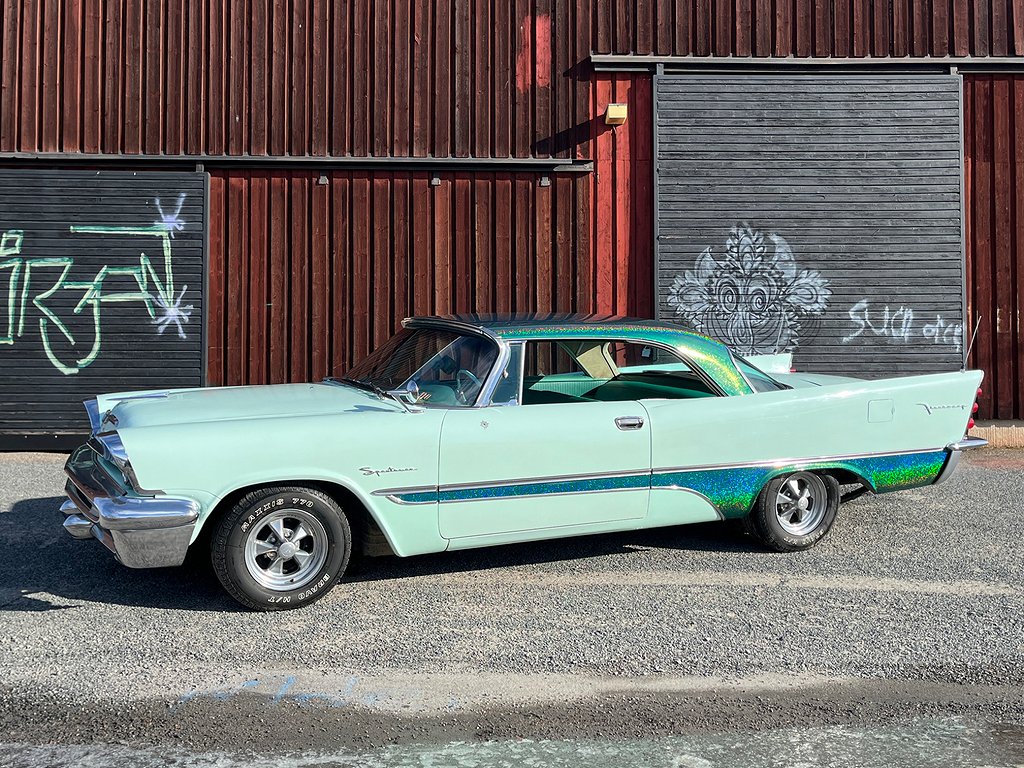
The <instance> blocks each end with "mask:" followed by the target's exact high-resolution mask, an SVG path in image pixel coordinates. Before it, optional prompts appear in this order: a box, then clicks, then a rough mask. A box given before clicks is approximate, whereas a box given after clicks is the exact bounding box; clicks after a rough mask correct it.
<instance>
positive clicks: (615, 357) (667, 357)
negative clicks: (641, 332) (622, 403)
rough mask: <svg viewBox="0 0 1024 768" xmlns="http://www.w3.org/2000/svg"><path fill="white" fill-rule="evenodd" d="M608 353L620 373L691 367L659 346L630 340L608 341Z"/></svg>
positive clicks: (686, 370) (677, 369) (690, 371)
mask: <svg viewBox="0 0 1024 768" xmlns="http://www.w3.org/2000/svg"><path fill="white" fill-rule="evenodd" d="M608 354H609V356H610V357H611V359H612V361H613V362H614V363H615V366H616V368H618V371H619V372H620V373H623V372H632V373H639V372H641V371H675V372H689V373H692V372H693V369H692V368H691V367H690V366H689V365H687V364H686V363H685V362H683V360H682V358H680V357H678V356H677V355H674V354H672V353H671V352H669V351H668V350H666V349H663V348H661V347H652V346H650V345H647V344H637V343H635V342H631V341H610V342H608Z"/></svg>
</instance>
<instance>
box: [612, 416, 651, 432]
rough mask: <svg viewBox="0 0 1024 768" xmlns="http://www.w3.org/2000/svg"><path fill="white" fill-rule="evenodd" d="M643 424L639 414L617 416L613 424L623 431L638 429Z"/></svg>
mask: <svg viewBox="0 0 1024 768" xmlns="http://www.w3.org/2000/svg"><path fill="white" fill-rule="evenodd" d="M643 425H644V420H643V419H641V418H640V417H639V416H619V418H617V419H616V420H615V426H616V427H618V428H619V429H621V430H624V431H628V430H631V429H640V428H641V427H642V426H643Z"/></svg>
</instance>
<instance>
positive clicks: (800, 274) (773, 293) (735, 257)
mask: <svg viewBox="0 0 1024 768" xmlns="http://www.w3.org/2000/svg"><path fill="white" fill-rule="evenodd" d="M831 295H832V292H831V291H830V290H829V288H828V281H827V280H826V279H825V278H824V277H822V275H821V273H820V272H818V271H816V270H813V269H801V268H799V267H798V265H797V263H796V261H795V260H794V258H793V252H792V250H791V249H790V247H789V244H788V243H786V241H785V240H784V239H783V238H782V237H781V236H779V235H777V234H775V233H769V234H767V235H765V234H764V233H763V232H760V231H758V230H755V229H753V228H751V227H749V226H747V225H746V224H737V225H736V226H735V227H733V228H732V229H731V230H730V232H729V237H728V239H727V241H726V244H725V253H723V254H721V255H720V256H716V255H715V254H714V253H713V252H712V249H711V248H710V247H708V248H705V249H704V251H703V252H702V253H701V254H700V256H698V257H697V262H696V264H695V265H694V268H693V269H692V270H688V271H687V272H686V274H685V275H679V276H677V277H676V279H675V280H674V281H673V283H672V287H671V288H670V289H669V296H668V303H669V306H670V307H672V308H673V309H674V310H675V313H676V314H677V315H678V316H680V317H682V318H684V319H685V320H686V321H688V322H689V323H690V324H691V325H693V326H694V327H695V328H696V329H697V330H698V331H699V332H700V333H704V334H706V335H708V336H711V337H712V338H715V339H718V340H719V341H722V342H724V343H726V344H728V345H730V346H731V347H733V348H734V349H735V350H736V351H737V352H739V353H740V354H758V353H773V352H783V351H786V352H789V351H792V350H793V349H795V348H796V347H797V346H799V343H800V330H801V323H802V322H803V321H804V320H805V319H807V318H809V317H814V316H818V315H821V314H822V313H824V311H825V309H826V308H827V307H828V300H829V297H830V296H831Z"/></svg>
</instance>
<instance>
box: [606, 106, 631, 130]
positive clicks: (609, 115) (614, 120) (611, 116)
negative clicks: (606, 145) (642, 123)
mask: <svg viewBox="0 0 1024 768" xmlns="http://www.w3.org/2000/svg"><path fill="white" fill-rule="evenodd" d="M626 111H627V110H626V105H625V104H609V105H608V106H607V107H606V108H605V110H604V124H605V125H622V124H623V123H624V122H626Z"/></svg>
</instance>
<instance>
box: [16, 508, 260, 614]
mask: <svg viewBox="0 0 1024 768" xmlns="http://www.w3.org/2000/svg"><path fill="white" fill-rule="evenodd" d="M65 500H66V499H65V497H50V498H39V499H26V500H23V501H18V502H15V504H14V505H13V506H12V507H11V508H10V509H9V510H4V509H0V548H2V549H0V556H2V557H3V558H4V560H5V562H4V566H3V568H2V570H0V573H2V575H0V611H51V610H75V609H76V608H77V607H78V606H75V605H64V604H63V603H64V602H65V601H78V600H81V601H86V602H97V603H112V604H116V605H131V606H140V607H149V608H167V609H177V610H196V611H238V610H242V609H241V607H240V606H239V605H238V604H237V603H235V602H234V601H233V600H232V599H231V598H230V597H228V596H227V595H226V594H225V593H224V592H223V590H222V589H221V587H220V584H219V583H218V582H217V579H216V577H215V576H214V574H213V570H212V568H211V567H210V566H209V564H208V561H206V558H198V557H196V558H190V559H189V560H188V561H186V565H184V566H182V567H180V568H155V569H146V570H135V569H130V568H125V567H124V566H123V565H121V564H120V563H118V562H117V561H115V560H114V557H113V556H112V555H111V554H110V552H108V551H107V550H106V548H105V547H104V546H103V545H102V544H100V543H99V542H98V541H93V540H88V541H77V540H75V539H73V538H71V537H70V536H69V535H68V534H67V533H65V532H64V530H63V528H62V527H61V526H62V523H63V521H64V516H63V515H62V514H61V513H60V505H61V504H62V503H63V502H64V501H65ZM15 552H16V553H17V556H14V553H15ZM51 595H52V596H53V597H57V598H60V601H59V602H53V601H51V599H50V596H51Z"/></svg>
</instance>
